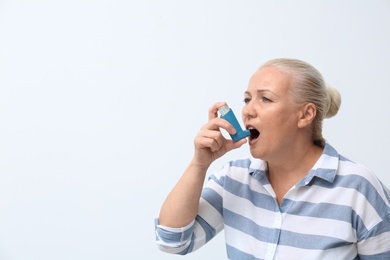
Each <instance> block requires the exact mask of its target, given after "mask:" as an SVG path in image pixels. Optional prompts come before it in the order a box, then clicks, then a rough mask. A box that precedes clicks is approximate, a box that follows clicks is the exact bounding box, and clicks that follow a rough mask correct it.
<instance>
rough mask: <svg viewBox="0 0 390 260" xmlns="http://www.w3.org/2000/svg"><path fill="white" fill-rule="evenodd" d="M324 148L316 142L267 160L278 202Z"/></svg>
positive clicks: (309, 167) (306, 171) (305, 173)
mask: <svg viewBox="0 0 390 260" xmlns="http://www.w3.org/2000/svg"><path fill="white" fill-rule="evenodd" d="M322 150H323V148H321V147H318V146H316V145H314V144H312V143H311V144H310V145H309V144H307V145H305V146H302V145H301V146H296V147H295V149H290V150H289V151H286V153H284V154H285V155H284V156H282V158H278V159H277V160H273V161H267V163H268V178H269V181H270V183H271V185H272V187H273V189H274V190H275V192H276V194H277V198H278V202H279V203H280V202H281V199H282V198H283V197H284V195H285V194H286V193H287V191H288V190H290V189H291V188H292V187H293V186H294V185H295V184H296V183H297V182H298V181H300V180H301V179H302V178H303V177H305V176H306V175H307V173H308V172H309V171H310V169H311V168H312V167H313V166H314V164H315V163H316V162H317V160H318V158H319V157H320V156H321V153H322Z"/></svg>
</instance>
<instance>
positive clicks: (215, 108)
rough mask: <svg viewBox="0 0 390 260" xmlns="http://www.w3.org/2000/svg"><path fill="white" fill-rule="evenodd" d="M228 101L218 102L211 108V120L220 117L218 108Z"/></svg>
mask: <svg viewBox="0 0 390 260" xmlns="http://www.w3.org/2000/svg"><path fill="white" fill-rule="evenodd" d="M225 104H226V102H217V103H215V104H214V105H213V106H212V107H210V108H209V120H212V119H214V118H216V117H218V108H220V107H222V106H224V105H225Z"/></svg>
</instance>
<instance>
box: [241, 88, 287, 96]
mask: <svg viewBox="0 0 390 260" xmlns="http://www.w3.org/2000/svg"><path fill="white" fill-rule="evenodd" d="M256 92H257V93H264V92H270V93H271V94H273V95H275V96H277V97H278V96H279V95H277V94H276V93H275V92H273V91H271V90H269V89H258V90H256ZM244 94H247V95H250V96H251V94H250V93H249V91H245V92H244Z"/></svg>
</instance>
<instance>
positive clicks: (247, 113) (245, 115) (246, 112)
mask: <svg viewBox="0 0 390 260" xmlns="http://www.w3.org/2000/svg"><path fill="white" fill-rule="evenodd" d="M255 116H256V111H255V109H254V107H253V104H252V102H251V101H249V102H248V103H246V104H245V106H244V107H243V108H242V119H243V121H245V120H247V119H250V118H253V117H255Z"/></svg>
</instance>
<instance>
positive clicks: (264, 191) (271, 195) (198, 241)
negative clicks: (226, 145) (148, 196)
mask: <svg viewBox="0 0 390 260" xmlns="http://www.w3.org/2000/svg"><path fill="white" fill-rule="evenodd" d="M389 194H390V192H389V190H388V189H387V188H386V187H385V186H384V185H383V184H382V183H381V182H380V181H379V180H378V178H377V177H376V176H375V175H374V174H373V173H371V172H370V171H369V170H368V169H367V168H366V167H364V166H362V165H359V164H357V163H354V162H352V161H351V160H348V159H346V158H345V157H343V156H341V155H339V154H338V153H337V151H336V150H335V149H334V148H333V147H332V146H331V145H329V144H326V146H325V148H324V151H323V153H322V155H321V157H320V158H319V160H318V161H317V162H316V164H315V165H314V166H313V168H312V169H311V170H310V171H309V173H308V174H307V175H306V176H305V177H304V178H303V179H302V180H301V181H300V182H298V183H297V184H296V185H295V186H294V187H292V188H291V189H290V190H289V191H288V192H287V193H286V195H285V197H284V198H283V201H282V202H281V204H280V206H279V205H278V203H277V201H276V196H275V192H274V190H273V189H272V186H271V185H270V183H269V181H268V178H267V164H266V163H265V162H264V161H262V160H259V159H253V158H250V159H242V160H236V161H232V162H230V163H228V164H226V165H225V166H224V167H223V169H221V170H220V171H219V172H217V173H215V174H213V175H211V176H210V178H209V180H208V182H207V183H206V185H205V187H204V188H203V192H202V196H201V199H200V206H199V213H198V216H197V217H196V219H195V220H194V221H193V222H192V223H190V224H189V225H188V226H186V227H183V228H169V227H164V226H161V225H159V224H158V219H156V222H155V224H156V241H157V244H158V246H159V248H160V250H162V251H165V252H169V253H175V254H187V253H190V252H192V251H194V250H197V249H198V248H200V247H201V246H203V245H204V244H205V243H207V242H208V241H210V239H212V238H213V237H214V236H215V235H217V234H218V233H219V232H220V231H222V230H223V229H224V232H225V240H226V250H227V256H228V258H229V259H240V260H245V259H332V260H334V259H390V197H389Z"/></svg>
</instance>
